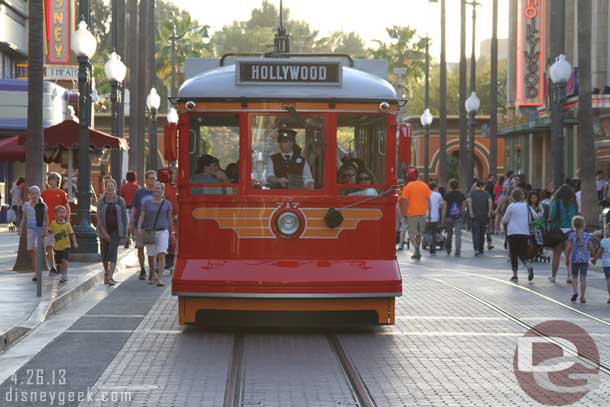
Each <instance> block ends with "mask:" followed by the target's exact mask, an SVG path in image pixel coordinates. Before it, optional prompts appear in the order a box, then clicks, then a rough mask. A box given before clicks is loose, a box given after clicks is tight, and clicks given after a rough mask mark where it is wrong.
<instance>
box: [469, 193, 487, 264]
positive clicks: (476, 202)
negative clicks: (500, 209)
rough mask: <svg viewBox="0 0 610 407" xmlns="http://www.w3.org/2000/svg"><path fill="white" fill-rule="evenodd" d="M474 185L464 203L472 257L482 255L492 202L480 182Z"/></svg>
mask: <svg viewBox="0 0 610 407" xmlns="http://www.w3.org/2000/svg"><path fill="white" fill-rule="evenodd" d="M475 185H476V188H475V190H474V191H472V192H471V193H470V196H469V197H468V199H467V200H466V203H467V205H468V213H469V214H470V223H471V225H472V244H473V246H474V255H475V256H480V255H482V254H483V253H484V247H485V236H486V231H487V222H488V221H489V219H490V218H491V208H492V201H491V197H490V196H489V193H488V192H487V191H486V190H485V184H484V183H483V182H482V181H477V183H476V184H475ZM488 246H491V245H488Z"/></svg>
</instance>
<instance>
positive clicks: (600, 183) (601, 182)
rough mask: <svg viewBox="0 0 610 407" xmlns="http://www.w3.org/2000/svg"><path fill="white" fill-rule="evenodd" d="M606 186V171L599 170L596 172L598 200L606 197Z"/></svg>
mask: <svg viewBox="0 0 610 407" xmlns="http://www.w3.org/2000/svg"><path fill="white" fill-rule="evenodd" d="M605 188H606V180H605V179H604V172H603V171H597V172H596V173H595V190H596V191H597V200H598V201H601V200H603V199H604V189H605Z"/></svg>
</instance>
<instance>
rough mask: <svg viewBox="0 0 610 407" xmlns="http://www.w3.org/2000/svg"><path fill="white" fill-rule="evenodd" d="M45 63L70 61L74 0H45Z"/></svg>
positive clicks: (66, 62) (73, 24) (65, 62)
mask: <svg viewBox="0 0 610 407" xmlns="http://www.w3.org/2000/svg"><path fill="white" fill-rule="evenodd" d="M44 5H45V20H44V22H45V34H46V35H45V37H46V41H45V50H46V64H68V63H69V62H73V61H71V51H70V36H71V35H72V31H74V27H75V23H74V14H75V13H74V12H75V1H74V0H45V4H44Z"/></svg>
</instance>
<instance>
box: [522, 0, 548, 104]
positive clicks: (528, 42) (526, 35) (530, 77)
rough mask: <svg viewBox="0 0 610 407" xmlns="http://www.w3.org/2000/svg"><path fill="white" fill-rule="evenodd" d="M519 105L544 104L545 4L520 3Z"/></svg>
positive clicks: (530, 0) (539, 0) (526, 0)
mask: <svg viewBox="0 0 610 407" xmlns="http://www.w3.org/2000/svg"><path fill="white" fill-rule="evenodd" d="M518 26H519V30H518V34H517V35H518V38H517V105H518V106H541V105H542V104H543V103H544V89H545V87H544V64H545V62H544V61H545V58H544V47H545V43H544V0H519V7H518Z"/></svg>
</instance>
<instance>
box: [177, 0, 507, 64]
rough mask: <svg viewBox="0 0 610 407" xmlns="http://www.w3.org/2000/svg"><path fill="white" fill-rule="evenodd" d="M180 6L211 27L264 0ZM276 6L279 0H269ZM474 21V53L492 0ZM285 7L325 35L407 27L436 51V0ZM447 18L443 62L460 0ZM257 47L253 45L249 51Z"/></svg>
mask: <svg viewBox="0 0 610 407" xmlns="http://www.w3.org/2000/svg"><path fill="white" fill-rule="evenodd" d="M171 1H172V2H173V3H174V4H176V5H177V6H178V7H180V8H182V9H185V10H188V11H189V12H190V13H191V15H192V16H193V17H194V18H196V19H197V20H198V21H199V22H200V23H201V24H209V25H210V26H211V27H212V31H214V30H218V29H220V28H222V27H223V26H224V25H228V24H231V23H232V22H233V21H244V20H248V19H249V18H250V12H251V11H252V9H253V8H257V7H260V5H261V3H262V0H222V1H220V2H219V1H218V0H215V1H210V0H199V1H194V0H171ZM271 2H272V3H275V4H276V6H277V7H279V3H280V2H279V0H271ZM480 2H481V3H482V4H481V6H479V7H477V20H476V37H477V39H476V43H477V45H476V52H477V54H478V53H479V50H478V48H479V43H480V42H481V40H483V39H486V38H491V29H492V27H491V17H492V16H491V14H492V0H480ZM508 3H509V1H508V0H498V38H507V37H508ZM284 7H285V8H289V9H290V18H291V19H296V20H305V21H307V22H308V23H309V24H310V26H311V28H312V29H317V30H319V31H320V35H321V36H323V35H325V34H327V33H329V32H332V31H337V30H343V31H345V32H350V31H355V32H357V33H359V34H360V36H361V37H362V38H363V39H364V41H365V43H366V44H367V46H371V47H372V46H373V45H374V43H372V40H374V39H380V40H385V41H389V38H387V34H386V31H385V27H391V26H394V25H398V26H407V25H408V26H411V27H414V28H416V29H417V31H418V33H420V34H421V35H422V36H425V35H426V34H428V35H429V36H430V38H431V39H432V44H431V47H430V54H431V55H432V57H433V58H434V59H438V58H439V56H440V0H439V2H438V3H429V1H428V0H385V1H383V0H382V1H379V0H378V1H372V0H284ZM471 10H472V8H471V7H470V6H466V16H467V22H466V25H467V37H466V44H467V46H466V55H470V52H471V51H470V43H471V35H472V34H471V33H472V31H471V27H472V19H471ZM446 21H447V45H446V50H447V61H448V62H458V61H459V59H460V0H446ZM253 51H256V50H253Z"/></svg>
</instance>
